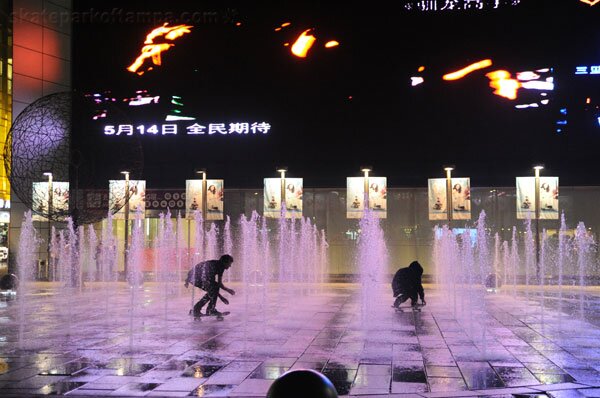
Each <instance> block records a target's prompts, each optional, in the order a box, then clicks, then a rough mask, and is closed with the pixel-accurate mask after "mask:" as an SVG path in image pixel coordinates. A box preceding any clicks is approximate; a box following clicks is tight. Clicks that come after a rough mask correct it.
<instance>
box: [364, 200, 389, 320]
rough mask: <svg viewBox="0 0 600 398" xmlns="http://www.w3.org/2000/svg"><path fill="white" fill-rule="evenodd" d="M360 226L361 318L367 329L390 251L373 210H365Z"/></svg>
mask: <svg viewBox="0 0 600 398" xmlns="http://www.w3.org/2000/svg"><path fill="white" fill-rule="evenodd" d="M359 228H360V237H359V241H358V247H357V255H356V263H357V264H356V268H357V269H358V270H359V272H360V279H359V282H360V295H361V299H360V300H361V301H360V302H361V308H360V315H361V316H360V319H361V325H362V328H363V329H367V328H368V327H369V326H370V324H371V322H370V321H371V319H372V315H373V313H374V312H375V306H374V304H375V302H376V301H377V300H376V297H377V293H378V290H379V286H380V284H381V283H383V277H384V275H385V273H386V271H387V269H388V253H387V248H386V245H385V239H384V236H383V230H382V229H381V225H380V223H379V219H378V218H377V217H376V215H375V214H374V213H373V212H371V211H369V210H366V211H365V212H364V215H363V217H362V218H361V219H360V221H359Z"/></svg>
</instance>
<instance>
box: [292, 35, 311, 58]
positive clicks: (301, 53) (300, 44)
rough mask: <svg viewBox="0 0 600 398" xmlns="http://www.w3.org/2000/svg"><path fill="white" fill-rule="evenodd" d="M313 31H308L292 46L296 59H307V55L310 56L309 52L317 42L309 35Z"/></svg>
mask: <svg viewBox="0 0 600 398" xmlns="http://www.w3.org/2000/svg"><path fill="white" fill-rule="evenodd" d="M311 30H312V29H306V30H305V31H304V32H302V34H300V36H298V38H297V39H296V42H295V43H294V44H293V45H292V54H294V55H295V56H296V57H300V58H305V57H306V54H308V50H310V48H311V47H312V45H313V44H314V42H315V40H317V39H316V38H315V37H314V36H313V35H310V34H308V32H310V31H311Z"/></svg>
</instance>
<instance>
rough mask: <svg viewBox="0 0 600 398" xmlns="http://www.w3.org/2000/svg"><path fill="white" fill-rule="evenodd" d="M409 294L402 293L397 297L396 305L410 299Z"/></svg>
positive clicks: (398, 305)
mask: <svg viewBox="0 0 600 398" xmlns="http://www.w3.org/2000/svg"><path fill="white" fill-rule="evenodd" d="M408 298H409V297H408V296H406V295H404V294H401V295H399V296H398V297H397V298H396V301H394V307H396V308H398V307H400V304H402V303H403V302H405V301H406V300H408Z"/></svg>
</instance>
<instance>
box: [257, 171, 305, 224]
mask: <svg viewBox="0 0 600 398" xmlns="http://www.w3.org/2000/svg"><path fill="white" fill-rule="evenodd" d="M264 184H265V185H264V206H263V214H264V216H265V217H267V218H280V216H281V178H265V179H264ZM303 184H304V179H302V178H286V179H285V208H286V211H285V218H292V217H302V197H303V191H304V186H303Z"/></svg>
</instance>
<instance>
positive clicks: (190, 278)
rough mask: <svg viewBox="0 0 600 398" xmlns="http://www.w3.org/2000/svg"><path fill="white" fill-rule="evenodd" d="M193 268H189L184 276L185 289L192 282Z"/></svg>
mask: <svg viewBox="0 0 600 398" xmlns="http://www.w3.org/2000/svg"><path fill="white" fill-rule="evenodd" d="M194 269H195V268H192V269H191V270H189V271H188V274H187V278H185V283H184V284H183V286H185V288H186V289H187V287H188V286H189V284H190V283H192V274H193V273H194Z"/></svg>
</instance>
